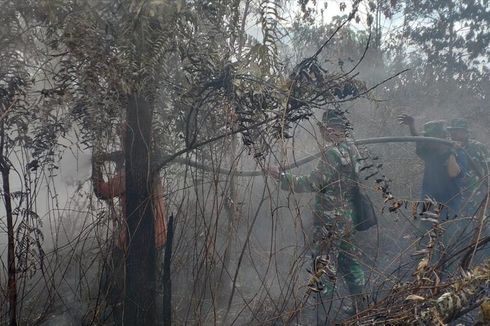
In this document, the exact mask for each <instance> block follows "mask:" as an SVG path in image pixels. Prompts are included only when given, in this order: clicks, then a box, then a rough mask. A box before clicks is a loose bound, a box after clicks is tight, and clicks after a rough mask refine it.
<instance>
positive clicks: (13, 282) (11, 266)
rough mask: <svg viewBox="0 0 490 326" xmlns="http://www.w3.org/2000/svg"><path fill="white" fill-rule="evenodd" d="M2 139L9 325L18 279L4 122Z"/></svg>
mask: <svg viewBox="0 0 490 326" xmlns="http://www.w3.org/2000/svg"><path fill="white" fill-rule="evenodd" d="M0 132H1V137H2V139H1V141H0V172H1V173H2V183H3V200H4V204H5V212H6V215H7V237H8V240H7V241H8V244H7V246H8V248H7V263H8V281H7V282H8V283H7V294H8V302H9V325H10V326H16V325H17V279H16V275H15V237H14V222H13V214H12V198H11V197H10V181H9V173H10V166H9V163H8V162H7V160H6V159H5V157H4V155H3V153H4V145H5V141H4V140H5V134H4V132H5V129H4V125H3V122H2V127H1V131H0Z"/></svg>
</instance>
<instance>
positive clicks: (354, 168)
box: [268, 110, 365, 313]
mask: <svg viewBox="0 0 490 326" xmlns="http://www.w3.org/2000/svg"><path fill="white" fill-rule="evenodd" d="M319 127H320V131H321V133H322V137H323V138H324V140H326V141H327V142H329V143H330V144H329V145H327V146H326V147H325V149H324V151H323V155H322V158H321V160H320V161H319V163H318V166H317V167H316V168H315V169H314V170H313V171H312V172H311V173H310V174H309V175H302V176H295V175H292V174H290V173H279V171H278V170H277V169H269V171H268V172H269V173H270V175H271V176H273V177H275V178H276V179H279V181H280V184H281V188H282V189H283V190H289V191H293V192H315V193H316V198H315V206H314V210H313V218H314V231H313V239H312V244H311V253H312V256H313V259H314V266H313V273H314V274H316V277H315V278H314V279H315V282H311V283H312V284H310V289H311V290H313V291H315V292H321V293H323V294H332V293H333V290H334V281H335V278H336V274H337V271H338V274H339V275H341V276H342V277H343V278H344V280H345V282H346V283H347V287H348V290H349V292H350V294H351V295H353V297H354V299H355V300H354V305H353V307H352V309H350V311H349V312H351V313H352V312H356V310H357V311H359V310H360V309H362V308H361V307H360V306H362V300H361V293H362V290H363V287H364V284H365V277H364V271H363V269H362V266H361V264H360V263H359V261H358V260H357V259H356V257H358V256H359V252H358V250H357V248H356V246H355V245H354V244H353V242H352V240H353V238H354V235H355V228H354V226H355V225H354V223H355V218H356V216H355V212H354V202H353V200H354V193H355V190H356V187H357V186H358V184H357V173H358V172H359V168H358V164H356V163H357V159H356V158H358V157H359V155H358V152H357V148H356V147H355V146H354V145H353V144H352V143H348V142H347V138H346V133H347V128H346V121H345V117H344V116H343V114H342V113H341V112H338V111H335V110H331V111H327V112H325V113H324V114H323V117H322V123H319ZM319 271H320V273H319ZM314 283H316V284H314Z"/></svg>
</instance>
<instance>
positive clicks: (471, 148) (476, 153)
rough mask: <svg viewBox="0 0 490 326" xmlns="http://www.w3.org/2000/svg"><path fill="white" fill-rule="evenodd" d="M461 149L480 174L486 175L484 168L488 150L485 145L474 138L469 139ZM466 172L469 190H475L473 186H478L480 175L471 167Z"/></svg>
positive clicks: (485, 167) (485, 168)
mask: <svg viewBox="0 0 490 326" xmlns="http://www.w3.org/2000/svg"><path fill="white" fill-rule="evenodd" d="M463 150H464V151H465V152H466V154H467V155H468V156H469V157H470V158H471V160H472V161H473V163H474V164H475V165H476V168H477V169H478V170H479V172H480V174H481V175H483V176H485V175H487V172H486V170H487V163H488V152H487V149H486V147H485V145H483V144H482V143H480V142H478V141H476V140H473V139H470V140H468V142H467V143H466V144H465V145H464V146H463ZM467 174H468V175H467V185H468V186H469V187H470V189H471V190H475V188H478V183H479V181H480V177H479V176H478V174H477V173H476V171H475V170H474V168H473V167H472V168H470V169H469V171H468V173H467Z"/></svg>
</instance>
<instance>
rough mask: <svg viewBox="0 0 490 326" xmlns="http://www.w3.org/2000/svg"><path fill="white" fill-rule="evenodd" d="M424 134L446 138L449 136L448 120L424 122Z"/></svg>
mask: <svg viewBox="0 0 490 326" xmlns="http://www.w3.org/2000/svg"><path fill="white" fill-rule="evenodd" d="M424 136H426V137H437V138H446V137H447V129H446V121H444V120H435V121H429V122H426V123H425V124H424Z"/></svg>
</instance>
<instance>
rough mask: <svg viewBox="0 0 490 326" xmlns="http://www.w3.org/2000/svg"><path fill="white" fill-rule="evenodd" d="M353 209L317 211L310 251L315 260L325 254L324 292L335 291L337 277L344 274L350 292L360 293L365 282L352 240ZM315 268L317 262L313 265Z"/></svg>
mask: <svg viewBox="0 0 490 326" xmlns="http://www.w3.org/2000/svg"><path fill="white" fill-rule="evenodd" d="M352 214H353V211H352V209H343V210H335V211H328V212H323V213H322V214H315V223H314V226H313V238H312V243H311V254H312V256H313V259H314V261H316V259H315V258H316V257H322V259H323V261H324V262H325V265H326V270H327V274H328V282H327V283H328V284H324V289H323V291H322V292H323V293H332V292H333V289H334V288H335V281H336V279H337V278H338V277H339V276H341V277H342V278H343V279H344V281H345V282H346V284H347V287H348V290H349V293H350V294H352V295H354V294H360V293H361V292H362V290H363V287H364V285H365V276H364V270H363V268H362V265H361V263H360V262H359V260H358V257H360V251H359V249H358V248H357V246H356V245H355V244H354V243H353V241H352V240H353V238H354V234H355V233H354V232H355V231H354V229H353V222H352ZM313 268H314V269H315V266H313Z"/></svg>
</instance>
